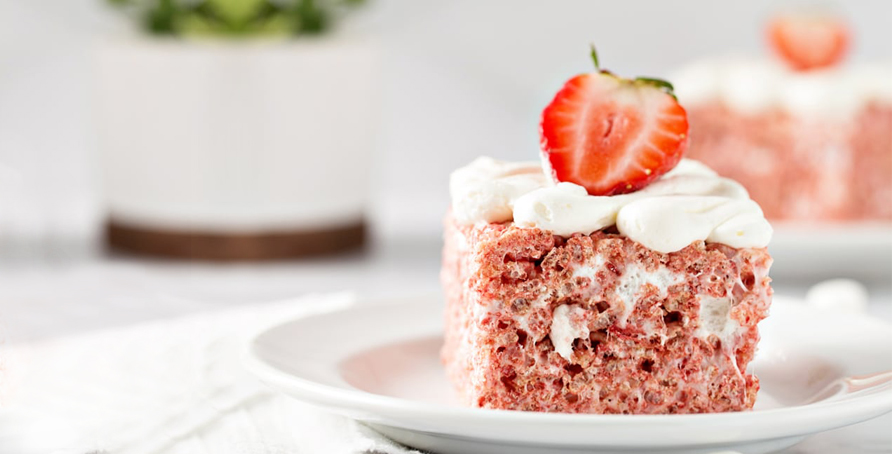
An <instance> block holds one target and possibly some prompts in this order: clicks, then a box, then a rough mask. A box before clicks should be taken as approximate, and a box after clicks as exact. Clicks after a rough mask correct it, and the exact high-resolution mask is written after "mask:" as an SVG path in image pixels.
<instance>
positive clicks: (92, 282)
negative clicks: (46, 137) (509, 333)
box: [0, 237, 892, 454]
mask: <svg viewBox="0 0 892 454" xmlns="http://www.w3.org/2000/svg"><path fill="white" fill-rule="evenodd" d="M439 247H440V243H439V241H438V240H437V239H436V238H424V237H421V238H415V239H403V240H399V241H396V240H387V239H378V240H377V241H375V242H374V244H373V246H371V247H369V248H368V249H367V250H366V251H364V252H361V253H352V254H346V255H341V256H338V257H331V258H321V259H312V260H301V261H293V262H280V263H268V264H214V263H184V262H175V261H168V260H145V259H139V258H134V257H128V256H122V255H117V254H110V253H108V252H107V251H103V250H102V248H100V247H97V246H95V245H94V244H90V243H69V244H65V243H60V244H55V245H50V246H47V245H38V246H36V247H29V248H24V249H21V250H18V251H10V250H8V249H7V250H6V254H4V255H2V256H0V339H2V341H3V342H5V343H7V344H15V343H21V342H28V341H33V340H40V339H47V338H53V337H61V336H67V335H72V334H76V333H82V332H86V331H91V330H98V329H103V328H110V327H118V326H126V325H128V324H136V323H139V322H142V321H148V320H158V319H163V318H171V317H176V316H179V315H184V314H189V313H198V312H202V311H208V312H210V311H215V310H220V309H223V308H226V307H233V306H236V305H241V304H248V303H252V302H265V301H273V300H280V299H285V298H289V297H293V296H296V295H300V294H303V293H307V292H328V291H339V290H353V291H355V292H357V293H358V294H360V295H371V296H386V295H404V294H410V293H417V292H430V291H431V290H434V289H436V288H437V285H438V284H437V281H438V271H439ZM774 288H775V291H776V292H777V293H782V294H785V295H791V296H803V295H804V294H805V291H806V290H807V288H808V284H807V283H803V282H789V281H783V280H781V281H778V280H775V283H774ZM868 289H869V291H870V296H871V303H870V305H869V307H868V311H869V312H870V313H872V314H873V315H875V316H878V317H880V318H883V319H886V320H888V321H892V294H890V288H889V282H874V283H872V284H871V283H869V284H868ZM785 452H786V453H855V454H858V453H890V452H892V415H886V416H885V417H882V418H878V419H875V420H873V421H869V422H866V423H862V424H858V425H855V426H851V427H847V428H843V429H839V430H836V431H832V432H827V433H824V434H820V435H817V436H814V437H812V438H810V439H808V440H806V441H805V442H804V443H802V444H800V445H798V446H796V447H794V448H791V449H790V450H788V451H785Z"/></svg>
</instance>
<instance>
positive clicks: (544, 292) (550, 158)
mask: <svg viewBox="0 0 892 454" xmlns="http://www.w3.org/2000/svg"><path fill="white" fill-rule="evenodd" d="M593 56H594V53H593ZM595 65H596V67H597V59H596V58H595ZM687 143H688V122H687V114H686V112H685V110H684V109H683V108H682V107H681V106H680V105H679V104H678V102H677V101H676V99H675V97H674V95H673V92H672V87H671V85H669V84H668V83H666V82H663V81H659V80H654V79H648V78H637V79H633V80H629V79H624V78H621V77H618V76H615V75H613V74H611V73H610V72H607V71H604V70H597V71H595V72H593V73H590V74H582V75H579V76H576V77H574V78H572V79H570V80H569V81H568V82H567V83H566V84H565V85H564V87H563V88H561V90H560V91H559V92H558V93H557V95H556V96H555V98H554V100H553V101H552V102H551V104H549V105H548V107H546V108H545V110H544V112H543V114H542V121H541V150H542V162H543V164H540V163H538V162H521V163H511V162H502V161H497V160H494V159H490V158H479V159H477V160H476V161H474V162H472V163H471V164H469V165H468V166H466V167H463V168H461V169H458V170H456V171H455V172H454V173H453V175H452V177H451V181H450V192H451V196H452V206H451V210H450V212H449V214H448V215H447V217H446V221H445V246H444V249H443V269H442V275H441V280H442V283H443V287H444V292H445V296H446V332H445V345H444V346H443V349H442V359H443V362H444V364H445V366H446V370H447V373H448V375H449V378H450V379H451V381H452V383H453V384H454V386H455V389H456V390H457V392H458V394H459V396H460V397H461V399H462V400H463V401H464V402H465V403H466V404H467V405H471V406H476V407H483V408H493V409H506V410H526V411H547V412H571V413H632V414H640V413H701V412H724V411H739V410H746V409H750V408H752V406H753V403H754V401H755V398H756V393H757V391H758V389H759V382H758V379H757V378H756V377H755V376H754V375H753V374H752V371H750V370H748V369H747V366H748V364H749V362H750V361H751V360H752V358H753V355H754V353H755V350H756V344H757V343H758V340H759V333H758V329H757V323H758V322H759V321H760V320H762V319H763V318H765V316H766V315H767V312H768V307H769V304H770V301H771V288H770V286H769V283H770V281H771V280H770V278H769V277H768V268H769V267H770V265H771V258H770V257H769V255H768V253H767V251H766V249H765V247H766V246H767V244H768V241H769V239H770V237H771V233H772V230H771V227H770V225H769V224H768V222H767V221H766V220H765V218H764V216H763V215H762V211H761V209H760V208H759V206H758V205H757V204H756V203H755V202H753V201H752V200H751V199H750V198H749V196H748V193H747V191H746V190H745V189H744V188H743V187H742V186H741V185H739V184H737V183H736V182H734V181H732V180H729V179H726V178H722V177H720V176H719V175H717V174H716V173H715V172H713V171H712V170H710V169H709V168H707V167H706V166H704V165H702V164H700V163H698V162H696V161H691V160H685V159H682V155H683V153H684V151H685V148H686V146H687Z"/></svg>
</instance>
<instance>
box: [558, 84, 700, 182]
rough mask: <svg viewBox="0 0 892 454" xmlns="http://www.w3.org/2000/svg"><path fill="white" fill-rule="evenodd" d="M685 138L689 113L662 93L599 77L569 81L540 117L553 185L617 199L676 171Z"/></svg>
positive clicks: (641, 85) (668, 94) (684, 146)
mask: <svg viewBox="0 0 892 454" xmlns="http://www.w3.org/2000/svg"><path fill="white" fill-rule="evenodd" d="M687 132H688V122H687V114H686V113H685V111H684V109H683V108H682V107H681V106H680V105H679V104H678V102H677V101H676V100H675V98H674V97H673V96H672V95H671V94H670V93H667V92H666V91H665V90H663V89H662V88H661V87H659V86H655V85H654V84H653V83H651V82H650V81H646V80H626V79H622V78H619V77H617V76H614V75H612V74H610V73H607V72H595V73H591V74H582V75H579V76H576V77H574V78H572V79H570V80H569V81H567V83H566V84H565V85H564V87H563V88H562V89H561V90H560V91H559V92H558V93H557V95H556V96H555V98H554V100H553V101H552V102H551V104H549V105H548V107H546V108H545V110H544V111H543V112H542V122H541V146H542V153H543V158H544V159H545V161H546V162H547V163H548V164H549V165H550V166H551V170H552V173H553V177H554V179H555V180H556V181H561V182H571V183H576V184H578V185H580V186H583V187H585V188H586V190H587V191H588V193H589V194H592V195H613V194H621V193H626V192H631V191H636V190H638V189H641V188H643V187H644V186H646V185H648V184H650V183H651V182H653V181H654V180H656V179H657V178H659V177H660V176H661V175H663V174H664V173H666V172H668V171H669V170H671V169H672V168H673V167H675V165H676V164H678V161H679V160H681V157H682V154H683V153H684V150H685V149H686V148H687V143H688V135H687Z"/></svg>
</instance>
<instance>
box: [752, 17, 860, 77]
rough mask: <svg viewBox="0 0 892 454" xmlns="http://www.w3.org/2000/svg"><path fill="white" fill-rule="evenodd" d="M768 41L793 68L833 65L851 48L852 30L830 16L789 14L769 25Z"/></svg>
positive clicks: (801, 68)
mask: <svg viewBox="0 0 892 454" xmlns="http://www.w3.org/2000/svg"><path fill="white" fill-rule="evenodd" d="M768 41H769V42H770V43H771V46H772V47H773V48H774V50H775V51H776V52H777V53H778V54H780V56H781V57H783V59H784V61H786V62H787V63H788V64H789V65H790V66H791V67H792V68H793V69H797V70H800V71H806V70H809V69H816V68H825V67H828V66H833V65H835V64H836V63H838V62H839V61H840V60H842V58H843V56H845V54H846V51H847V50H848V48H849V41H850V36H849V27H848V25H846V22H845V21H844V20H843V19H842V18H840V17H838V16H833V15H830V14H808V13H800V14H792V13H791V14H785V15H781V16H778V17H776V18H774V19H773V20H772V21H771V22H770V23H769V24H768Z"/></svg>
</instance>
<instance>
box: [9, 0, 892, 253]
mask: <svg viewBox="0 0 892 454" xmlns="http://www.w3.org/2000/svg"><path fill="white" fill-rule="evenodd" d="M788 4H789V2H777V1H769V0H756V1H746V2H730V1H711V0H696V1H695V0H689V1H673V2H665V1H645V0H633V1H622V2H619V1H592V0H587V1H586V0H575V1H571V0H559V1H547V2H546V1H544V0H543V1H509V0H486V1H480V0H477V1H475V0H458V1H455V0H453V1H414V0H377V1H375V0H371V2H370V3H369V5H368V6H366V7H365V8H364V10H363V11H362V12H361V13H359V14H356V15H354V16H352V17H351V20H350V23H349V24H347V26H348V27H352V28H357V29H362V30H364V31H365V32H366V33H368V36H370V37H372V38H371V39H376V40H378V41H379V42H380V43H381V46H382V49H383V59H384V61H383V71H384V76H385V79H384V80H385V82H384V84H383V86H382V87H381V91H382V93H383V95H384V96H383V99H384V100H385V102H384V104H383V105H382V106H381V112H382V120H383V121H382V124H383V127H382V131H381V137H380V141H379V143H378V147H377V157H378V159H377V160H376V167H375V168H374V169H373V172H374V175H373V188H372V196H373V200H374V203H373V206H372V213H371V214H372V218H373V220H374V225H375V227H376V229H377V232H378V233H380V234H384V235H392V234H394V233H400V234H410V235H422V236H431V237H432V236H435V235H437V234H438V232H439V222H440V218H441V216H442V214H443V211H444V210H445V208H446V206H447V204H448V198H447V192H446V190H447V176H448V174H449V172H450V171H451V170H452V169H454V168H455V167H457V166H460V165H463V164H464V163H466V162H468V161H470V160H471V159H473V158H474V157H476V156H478V155H481V154H487V155H492V156H496V157H501V158H509V159H536V156H537V150H538V132H537V120H538V114H539V112H540V111H541V109H542V108H543V107H544V105H545V104H546V103H547V102H548V101H549V99H550V97H551V96H552V95H553V94H554V92H555V91H556V90H557V89H558V88H559V87H560V85H561V84H562V82H563V81H564V80H566V79H568V78H569V77H570V76H572V75H574V74H576V73H578V72H582V71H589V70H590V69H591V63H590V61H589V59H588V56H587V52H588V50H587V46H588V44H589V43H590V42H593V43H596V44H597V45H598V47H599V49H600V54H601V62H602V65H603V66H605V67H608V68H611V69H612V70H614V71H615V72H618V73H620V74H625V75H629V76H631V75H653V76H665V75H666V74H667V73H668V72H670V71H671V70H672V69H673V68H676V67H678V66H679V65H682V64H684V63H685V62H687V61H690V60H691V59H695V58H698V57H705V56H715V55H719V54H722V53H727V52H733V53H742V54H748V55H762V54H765V55H767V51H766V46H765V43H764V40H763V26H764V23H765V18H766V17H767V16H768V15H769V14H770V12H771V11H774V10H776V9H777V8H778V7H780V6H786V5H788ZM824 4H825V5H830V6H831V7H834V8H836V9H838V10H840V11H842V12H843V13H844V14H845V15H846V16H847V17H848V18H849V19H850V21H851V23H852V24H853V28H854V30H855V39H856V42H855V46H854V50H853V55H852V56H851V58H850V60H852V61H866V60H873V61H875V60H883V61H889V60H890V56H892V1H888V0H873V1H867V0H860V1H846V2H843V1H837V2H835V3H827V2H824ZM128 26H129V24H128V23H127V22H126V21H122V20H121V18H120V17H119V16H118V15H117V14H114V13H111V12H110V11H109V10H108V8H107V6H106V5H105V2H103V1H102V0H2V1H0V245H3V244H6V246H7V248H6V249H7V250H9V249H11V248H14V247H21V245H22V243H23V242H24V243H28V242H31V243H34V242H37V243H41V242H47V241H50V242H58V241H63V240H64V239H66V238H68V237H81V236H84V235H90V234H93V233H95V232H96V227H97V225H98V224H99V222H100V220H101V218H102V205H101V202H100V200H101V197H100V188H98V183H97V180H98V179H97V167H96V163H95V161H94V153H95V149H94V144H95V139H94V136H95V132H96V130H97V128H99V127H101V125H96V124H95V123H94V122H93V117H92V114H91V100H92V95H91V93H90V87H91V81H92V79H91V77H92V73H91V71H92V61H91V58H92V55H91V52H92V50H93V48H94V44H95V42H96V41H97V40H99V39H107V38H108V37H110V36H111V37H113V36H114V35H115V34H116V33H118V32H119V31H120V29H122V28H124V27H128ZM4 242H5V243H4Z"/></svg>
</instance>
